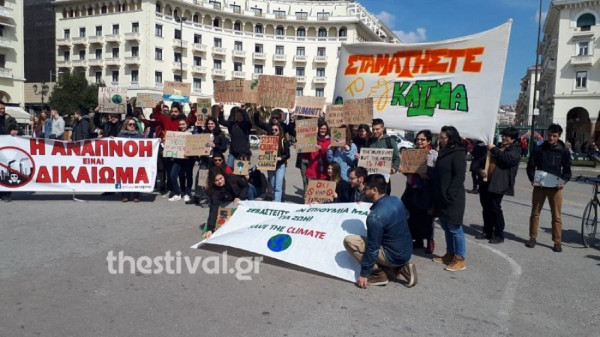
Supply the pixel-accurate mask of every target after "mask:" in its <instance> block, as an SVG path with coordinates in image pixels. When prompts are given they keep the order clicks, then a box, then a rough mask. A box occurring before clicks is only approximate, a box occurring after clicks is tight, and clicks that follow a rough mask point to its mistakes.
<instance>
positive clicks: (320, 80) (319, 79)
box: [313, 76, 327, 83]
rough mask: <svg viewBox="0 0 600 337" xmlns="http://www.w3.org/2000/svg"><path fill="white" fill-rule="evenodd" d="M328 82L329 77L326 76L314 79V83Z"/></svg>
mask: <svg viewBox="0 0 600 337" xmlns="http://www.w3.org/2000/svg"><path fill="white" fill-rule="evenodd" d="M326 82H327V77H325V76H316V77H313V83H326Z"/></svg>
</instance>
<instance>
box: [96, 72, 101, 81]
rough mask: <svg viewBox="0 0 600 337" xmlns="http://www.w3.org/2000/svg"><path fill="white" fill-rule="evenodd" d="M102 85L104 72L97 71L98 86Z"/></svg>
mask: <svg viewBox="0 0 600 337" xmlns="http://www.w3.org/2000/svg"><path fill="white" fill-rule="evenodd" d="M100 83H102V72H101V71H97V72H96V84H100Z"/></svg>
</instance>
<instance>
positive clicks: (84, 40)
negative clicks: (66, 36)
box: [71, 36, 87, 45]
mask: <svg viewBox="0 0 600 337" xmlns="http://www.w3.org/2000/svg"><path fill="white" fill-rule="evenodd" d="M71 41H73V44H74V45H86V44H87V37H81V36H77V37H74V38H72V39H71Z"/></svg>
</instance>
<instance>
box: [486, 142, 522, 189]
mask: <svg viewBox="0 0 600 337" xmlns="http://www.w3.org/2000/svg"><path fill="white" fill-rule="evenodd" d="M490 152H491V154H492V159H491V160H493V161H495V163H496V168H495V169H494V171H493V172H492V175H491V176H490V177H488V181H487V182H488V192H492V193H498V194H503V195H515V178H516V177H517V173H518V172H519V162H520V161H521V148H520V147H519V145H518V144H517V143H513V144H511V145H509V146H508V147H507V148H506V149H505V150H504V151H500V149H498V148H497V147H495V148H493V149H492V150H491V151H490ZM480 167H481V169H485V161H482V163H481V165H480Z"/></svg>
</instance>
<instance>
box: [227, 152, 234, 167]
mask: <svg viewBox="0 0 600 337" xmlns="http://www.w3.org/2000/svg"><path fill="white" fill-rule="evenodd" d="M234 162H235V156H234V155H232V154H231V153H230V154H229V156H227V166H229V167H231V168H232V169H233V164H234Z"/></svg>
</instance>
